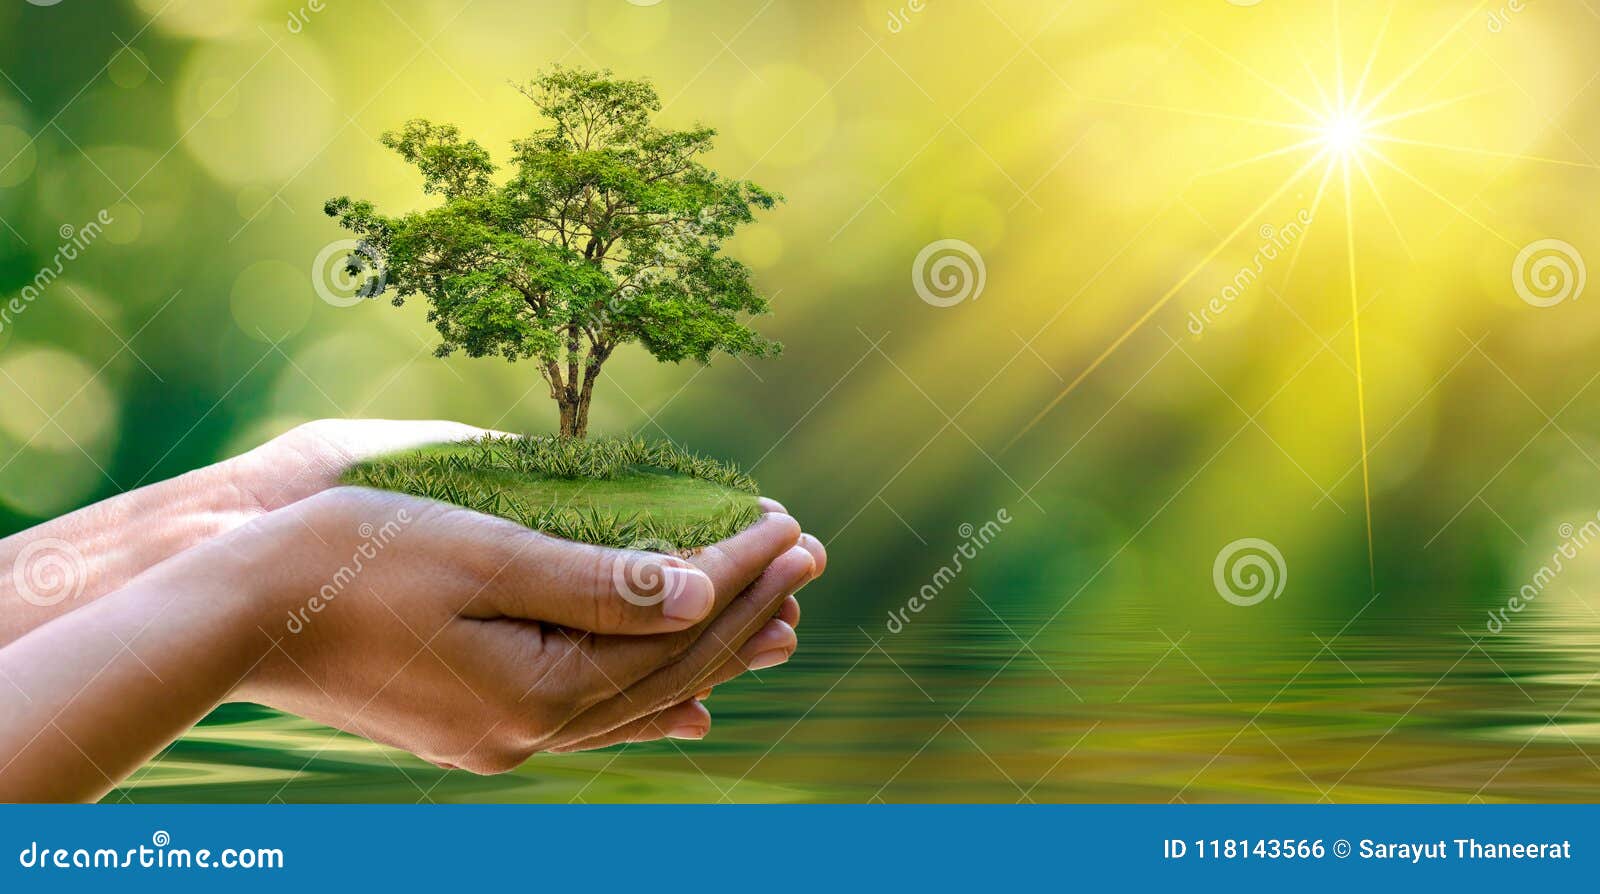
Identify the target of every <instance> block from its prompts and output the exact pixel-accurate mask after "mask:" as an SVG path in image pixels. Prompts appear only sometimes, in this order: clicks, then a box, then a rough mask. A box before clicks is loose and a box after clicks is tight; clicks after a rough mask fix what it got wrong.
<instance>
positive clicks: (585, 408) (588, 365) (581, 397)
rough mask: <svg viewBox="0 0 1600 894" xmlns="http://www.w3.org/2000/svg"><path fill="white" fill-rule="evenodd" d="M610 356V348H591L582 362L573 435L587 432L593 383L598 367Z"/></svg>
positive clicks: (598, 373) (578, 436) (585, 434)
mask: <svg viewBox="0 0 1600 894" xmlns="http://www.w3.org/2000/svg"><path fill="white" fill-rule="evenodd" d="M609 356H611V349H610V348H609V347H606V348H592V349H590V351H589V357H588V359H587V360H585V361H584V364H583V387H582V388H581V389H580V390H579V391H578V402H577V406H576V408H575V415H574V420H573V422H574V424H573V430H574V432H575V434H574V435H573V437H577V438H582V437H586V436H587V435H588V434H589V401H590V400H592V399H593V398H594V383H595V380H596V379H598V378H600V367H601V366H602V365H604V364H605V362H606V358H607V357H609Z"/></svg>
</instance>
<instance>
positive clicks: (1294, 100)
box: [1185, 28, 1318, 120]
mask: <svg viewBox="0 0 1600 894" xmlns="http://www.w3.org/2000/svg"><path fill="white" fill-rule="evenodd" d="M1185 30H1187V31H1189V33H1190V34H1191V35H1192V36H1194V37H1195V38H1196V39H1197V40H1199V41H1200V42H1201V43H1203V44H1205V45H1206V46H1208V47H1210V48H1211V51H1212V52H1214V53H1216V54H1217V55H1219V56H1221V57H1222V58H1224V59H1226V60H1228V61H1229V62H1232V63H1233V64H1234V65H1236V66H1238V67H1239V69H1240V70H1241V71H1243V72H1244V73H1245V74H1248V75H1249V76H1250V77H1252V78H1255V79H1256V80H1257V81H1260V82H1261V83H1262V84H1263V85H1265V86H1266V87H1267V89H1269V90H1271V91H1272V92H1273V93H1276V94H1278V95H1279V96H1281V97H1283V98H1284V99H1286V100H1288V101H1289V102H1290V103H1291V104H1292V105H1294V106H1295V107H1296V108H1298V109H1299V110H1300V111H1302V112H1304V113H1305V114H1306V116H1307V117H1309V118H1311V119H1312V120H1316V118H1317V117H1318V116H1317V110H1316V109H1313V108H1312V107H1310V106H1308V105H1306V104H1305V103H1304V102H1303V101H1301V99H1300V98H1299V97H1298V96H1295V95H1294V94H1293V93H1290V92H1289V91H1287V90H1285V89H1283V88H1282V87H1280V86H1278V85H1277V84H1275V83H1273V82H1272V81H1271V80H1269V79H1268V78H1267V77H1266V76H1264V75H1262V74H1261V73H1260V72H1257V71H1256V70H1255V69H1253V68H1251V67H1250V66H1248V65H1246V64H1244V62H1243V61H1241V60H1240V59H1239V58H1238V57H1237V56H1234V55H1233V54H1232V53H1229V52H1228V51H1227V50H1224V49H1223V48H1222V47H1219V46H1217V45H1216V44H1214V43H1212V42H1211V41H1210V40H1207V39H1206V36H1205V35H1203V34H1201V33H1199V32H1197V31H1194V30H1193V29H1188V28H1186V29H1185Z"/></svg>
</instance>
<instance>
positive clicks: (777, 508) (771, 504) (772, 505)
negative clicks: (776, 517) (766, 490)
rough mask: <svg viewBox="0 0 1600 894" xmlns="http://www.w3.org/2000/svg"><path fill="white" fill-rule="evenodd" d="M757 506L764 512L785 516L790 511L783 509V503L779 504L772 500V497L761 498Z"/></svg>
mask: <svg viewBox="0 0 1600 894" xmlns="http://www.w3.org/2000/svg"><path fill="white" fill-rule="evenodd" d="M756 504H757V505H759V506H760V507H761V511H763V512H781V513H783V514H785V515H787V514H789V510H787V509H785V508H783V504H782V503H779V502H778V501H777V500H774V499H771V498H770V497H761V498H759V499H757V500H756Z"/></svg>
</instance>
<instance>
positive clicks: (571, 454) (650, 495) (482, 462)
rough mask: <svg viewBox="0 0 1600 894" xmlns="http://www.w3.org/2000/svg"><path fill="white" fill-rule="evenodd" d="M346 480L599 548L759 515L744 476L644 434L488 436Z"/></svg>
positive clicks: (728, 530)
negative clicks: (579, 437) (583, 437)
mask: <svg viewBox="0 0 1600 894" xmlns="http://www.w3.org/2000/svg"><path fill="white" fill-rule="evenodd" d="M344 481H345V483H347V484H356V485H361V486H364V487H374V488H380V489H382V490H392V491H399V492H401V493H407V494H413V495H415V496H419V497H427V498H430V499H434V500H440V501H442V502H445V503H452V504H455V505H457V506H462V507H465V508H467V509H473V510H476V511H478V512H486V513H489V514H491V515H498V516H500V517H502V518H508V519H510V520H512V521H514V522H518V523H519V524H523V525H526V526H528V527H530V528H534V529H536V530H539V531H544V532H545V533H547V534H551V535H554V536H556V537H564V538H566V539H568V540H578V541H582V542H584V543H593V544H597V545H600V546H617V547H643V548H647V549H654V550H677V551H680V552H686V551H689V550H693V549H697V548H699V547H703V546H707V545H710V544H712V543H716V542H717V541H719V540H723V539H725V538H728V537H731V536H732V535H734V534H737V533H738V532H739V531H742V530H744V529H745V528H746V527H749V526H750V525H751V524H752V523H754V522H755V521H756V519H757V518H759V517H760V515H761V510H760V508H759V507H758V506H757V505H756V494H757V490H756V483H755V481H754V480H753V479H751V477H750V476H749V475H746V474H745V473H743V472H741V471H739V470H738V469H736V468H734V467H733V466H731V465H728V464H727V463H723V462H719V461H717V460H714V459H708V458H706V457H703V456H697V455H695V454H693V453H689V452H687V451H684V450H682V449H681V448H679V447H678V446H676V445H674V444H671V443H668V442H648V441H645V440H644V439H642V438H597V439H593V440H572V439H566V438H553V437H541V436H530V437H523V438H496V437H486V438H482V439H478V440H472V441H462V442H457V443H449V444H439V445H435V446H431V447H423V448H419V449H416V450H408V451H405V452H402V453H397V454H392V455H389V456H385V457H380V458H377V459H373V460H368V461H366V462H363V463H359V464H357V465H355V466H353V467H352V468H351V469H350V470H349V471H347V472H346V473H345V475H344Z"/></svg>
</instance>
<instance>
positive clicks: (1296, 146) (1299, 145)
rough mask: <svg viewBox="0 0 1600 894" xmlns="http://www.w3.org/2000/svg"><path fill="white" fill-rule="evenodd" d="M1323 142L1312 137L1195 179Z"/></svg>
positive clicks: (1199, 175)
mask: <svg viewBox="0 0 1600 894" xmlns="http://www.w3.org/2000/svg"><path fill="white" fill-rule="evenodd" d="M1321 142H1323V138H1322V137H1320V136H1316V137H1312V138H1311V139H1309V140H1302V141H1300V142H1298V143H1291V144H1290V145H1288V146H1283V147H1280V148H1277V149H1271V150H1268V151H1266V152H1262V153H1260V154H1259V155H1252V156H1250V157H1249V158H1245V159H1241V160H1239V161H1234V162H1229V163H1228V164H1225V165H1223V166H1222V167H1220V168H1212V169H1211V170H1209V171H1201V172H1200V173H1198V174H1196V175H1194V179H1196V180H1199V179H1201V178H1203V177H1214V176H1216V175H1217V174H1221V173H1224V172H1226V171H1232V170H1234V169H1236V168H1242V167H1246V166H1247V165H1253V164H1255V163H1257V162H1262V161H1266V160H1267V159H1269V158H1277V157H1278V156H1280V155H1288V154H1289V153H1291V152H1298V151H1299V150H1301V149H1304V148H1306V147H1307V146H1314V145H1316V144H1317V143H1321Z"/></svg>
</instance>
